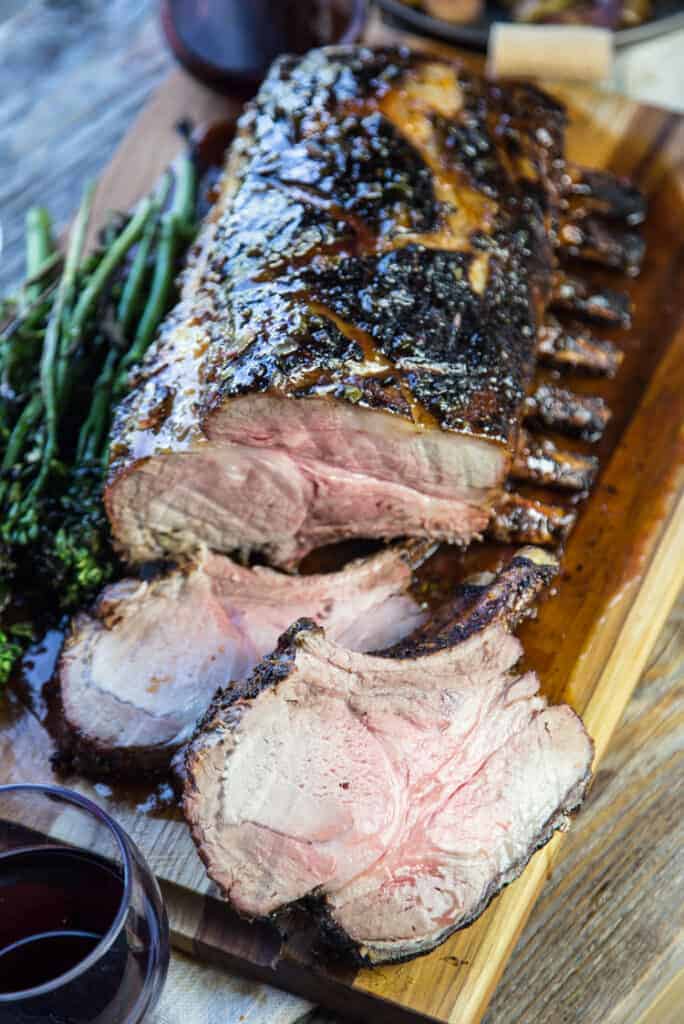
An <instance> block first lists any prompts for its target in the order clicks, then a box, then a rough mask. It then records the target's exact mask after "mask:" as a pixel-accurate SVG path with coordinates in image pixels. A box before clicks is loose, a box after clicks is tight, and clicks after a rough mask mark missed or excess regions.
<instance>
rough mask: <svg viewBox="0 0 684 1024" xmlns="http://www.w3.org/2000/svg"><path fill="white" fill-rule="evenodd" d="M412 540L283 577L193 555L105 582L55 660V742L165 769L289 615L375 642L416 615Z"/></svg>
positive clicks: (88, 754) (80, 756)
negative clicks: (58, 725)
mask: <svg viewBox="0 0 684 1024" xmlns="http://www.w3.org/2000/svg"><path fill="white" fill-rule="evenodd" d="M428 553H429V545H426V544H425V543H424V542H417V543H414V544H409V545H406V546H404V547H395V548H390V549H388V550H386V551H383V552H381V553H379V554H377V555H374V556H372V557H370V558H366V559H360V560H358V561H356V562H352V563H350V565H348V566H347V567H346V568H344V569H342V570H340V571H338V572H332V573H325V574H319V575H309V576H286V575H283V574H282V573H278V572H274V571H273V570H271V569H266V568H263V567H256V568H253V569H247V568H243V567H241V566H238V565H236V564H235V563H234V562H232V561H230V559H228V558H226V557H224V556H221V555H215V554H211V553H209V552H205V553H204V554H203V556H202V558H201V560H200V561H199V562H198V563H196V564H194V565H191V566H188V567H186V568H185V569H177V570H174V571H172V572H170V573H168V574H167V575H166V576H164V577H162V578H160V579H157V580H155V581H153V582H151V583H147V582H144V581H142V580H133V579H128V580H123V581H122V582H120V583H116V584H114V585H112V586H109V587H107V588H106V589H105V590H104V591H103V593H102V594H101V596H100V598H99V600H98V602H97V604H96V605H95V608H94V610H93V612H92V614H85V613H82V614H80V615H78V616H77V617H76V618H75V620H74V622H73V624H72V629H71V633H70V636H69V638H68V639H67V642H66V646H65V649H64V652H63V654H62V658H61V661H60V664H59V669H58V678H59V687H60V701H61V712H62V715H61V720H62V730H61V732H62V736H61V741H62V747H63V749H64V751H65V753H67V754H68V755H69V756H70V757H71V759H72V760H73V761H75V763H76V764H77V765H78V766H79V767H80V768H82V769H86V770H89V771H96V772H100V773H105V772H109V771H115V772H117V773H118V774H131V773H134V774H135V773H139V772H140V771H141V770H146V771H149V770H162V771H163V770H165V769H167V768H168V765H169V761H170V759H171V757H172V756H173V754H174V752H175V751H176V750H177V749H178V747H179V746H180V745H182V744H183V743H184V742H187V740H188V739H189V738H190V736H191V735H192V732H193V730H194V728H195V726H196V724H197V720H198V719H199V718H200V717H201V716H202V715H203V714H204V713H205V712H206V710H207V707H208V706H209V703H210V701H211V699H212V697H213V696H214V693H215V692H216V690H217V689H218V688H219V687H220V686H225V685H226V684H227V682H228V681H229V680H240V679H243V678H244V676H246V675H247V674H248V673H249V672H251V670H252V669H253V668H254V666H255V665H256V664H257V663H258V662H259V661H260V659H261V658H262V657H263V656H264V655H265V654H267V653H269V652H270V651H272V650H273V648H274V647H275V646H276V643H277V641H278V637H279V636H280V634H281V633H282V632H283V630H284V629H285V628H286V627H287V625H288V624H289V623H290V622H291V621H292V620H293V618H297V617H299V616H301V615H307V616H309V617H310V618H312V619H314V620H315V621H317V622H320V623H321V624H324V625H325V627H326V630H327V631H328V634H329V635H330V636H332V637H334V638H336V639H337V640H339V642H340V643H343V644H344V645H345V646H348V647H350V648H351V649H352V650H372V649H376V648H380V647H386V646H388V645H390V644H393V643H395V642H396V641H398V640H400V639H401V638H402V637H405V636H406V635H407V634H409V633H411V631H412V630H413V629H415V627H416V626H417V625H418V624H419V623H421V622H422V621H423V619H424V618H425V615H424V613H423V612H422V611H421V610H420V608H419V607H418V605H417V604H416V602H415V601H414V600H413V598H412V597H411V596H410V595H409V594H408V592H407V591H408V587H409V586H410V583H411V578H412V568H413V567H415V566H416V565H418V564H419V563H420V562H421V561H422V560H423V558H424V557H426V556H427V554H428Z"/></svg>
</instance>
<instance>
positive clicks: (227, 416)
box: [106, 48, 565, 567]
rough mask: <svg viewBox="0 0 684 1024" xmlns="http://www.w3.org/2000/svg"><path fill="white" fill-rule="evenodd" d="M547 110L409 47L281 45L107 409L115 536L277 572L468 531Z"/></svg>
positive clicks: (534, 226)
mask: <svg viewBox="0 0 684 1024" xmlns="http://www.w3.org/2000/svg"><path fill="white" fill-rule="evenodd" d="M564 121H565V116H564V112H563V110H562V109H561V108H560V107H559V106H558V105H557V104H556V103H555V102H554V101H553V100H552V99H551V98H549V97H548V96H546V95H545V94H544V93H542V92H540V91H539V90H537V89H535V88H534V87H532V86H526V85H521V84H514V85H511V86H510V87H508V88H507V89H505V90H503V89H501V87H500V86H498V85H493V84H492V83H488V82H486V81H485V79H483V78H480V77H478V76H476V75H474V74H472V73H470V72H468V71H466V70H465V69H464V68H462V67H460V66H459V65H454V64H451V63H447V62H445V61H442V60H440V59H438V58H433V57H426V56H425V55H422V56H421V55H410V54H408V53H407V52H405V51H398V50H380V51H371V50H368V49H364V48H350V49H326V50H321V51H315V52H313V53H311V54H308V55H307V56H305V57H303V58H296V59H295V58H285V59H283V60H280V61H279V62H278V63H277V64H276V65H275V67H274V69H273V70H272V72H271V73H270V75H269V76H268V78H267V80H266V82H265V83H264V85H263V87H262V89H261V91H260V93H259V95H258V97H257V99H256V101H255V104H254V105H253V106H252V107H251V108H250V109H249V110H248V112H247V113H246V114H245V116H244V118H243V120H242V122H241V128H240V131H239V133H238V137H237V139H236V142H235V144H234V147H233V150H232V153H231V157H230V161H229V165H228V169H227V171H226V175H225V177H224V180H223V184H222V186H221V189H220V197H219V201H218V204H217V208H216V210H215V211H214V213H213V215H212V218H211V221H210V222H209V223H208V225H207V226H206V228H205V231H204V233H203V236H202V240H201V242H200V244H199V246H198V247H197V250H196V252H195V255H194V258H193V262H192V264H191V266H190V267H189V270H188V273H187V275H186V279H185V285H184V289H183V295H182V300H181V303H180V305H179V307H178V308H177V309H176V311H175V312H174V313H173V314H172V315H171V317H170V319H169V321H168V323H167V324H166V326H165V327H164V329H163V330H162V332H161V335H160V337H159V339H158V341H157V342H156V344H154V345H153V346H152V349H151V351H150V353H149V355H148V358H147V360H146V362H145V365H144V366H143V367H142V368H141V370H140V372H139V373H138V374H137V376H136V379H135V382H134V387H133V390H132V392H131V394H130V396H129V397H128V398H127V399H126V400H125V401H124V403H123V406H122V407H121V410H120V412H119V415H118V417H117V421H116V425H115V429H114V437H113V444H112V447H111V452H112V465H111V473H110V478H109V482H108V486H107V491H106V504H107V510H108V513H109V517H110V520H111V523H112V529H113V532H114V535H115V537H116V539H117V541H118V542H119V544H120V546H121V548H122V549H123V551H124V553H125V554H126V555H127V556H128V557H129V558H130V559H131V560H133V561H144V560H145V559H148V558H158V557H160V556H161V557H166V556H169V555H171V556H176V555H177V554H178V553H179V552H180V553H186V552H192V551H193V550H195V549H196V548H197V547H199V546H201V545H202V544H206V545H207V546H209V547H211V548H213V549H215V550H217V551H221V552H231V551H236V550H237V551H240V552H253V551H259V552H262V553H263V554H264V555H265V556H266V558H267V559H269V560H270V561H271V562H272V563H273V564H276V565H280V566H286V567H289V566H292V565H294V564H296V563H297V562H298V560H299V559H301V558H302V557H303V556H304V555H305V554H306V553H307V552H308V551H309V550H311V549H312V548H314V547H316V546H319V545H322V544H326V543H329V542H332V541H335V540H338V539H339V538H341V537H345V538H347V537H351V536H365V537H378V538H389V537H394V536H402V535H407V536H419V537H429V538H435V539H444V540H449V541H455V542H462V543H466V542H468V541H469V540H471V539H472V538H473V537H475V536H477V535H478V534H480V533H481V532H482V530H483V529H484V528H485V526H486V524H487V520H488V518H489V513H490V510H491V507H492V505H493V503H494V501H495V500H496V497H497V495H498V494H499V493H500V491H501V489H502V486H503V482H504V479H505V477H506V472H507V468H508V463H509V460H510V455H511V451H510V449H511V446H512V444H513V443H514V439H515V435H516V431H517V426H518V421H519V418H520V410H521V404H522V401H523V398H524V395H525V393H526V390H527V388H528V385H529V383H530V380H531V376H532V373H533V370H534V365H535V336H536V332H537V328H538V326H539V324H540V323H541V320H542V316H543V311H544V308H545V306H546V303H547V301H548V297H549V294H550V288H551V272H552V266H553V263H554V253H553V245H552V239H551V233H552V223H553V221H554V217H555V213H556V212H557V207H558V205H559V203H560V177H561V173H562V152H563V129H564ZM500 123H505V124H506V125H507V130H506V131H505V132H500V131H498V129H497V127H496V126H497V125H498V124H500ZM475 143H476V144H475ZM473 147H474V148H473ZM478 147H479V148H478ZM484 149H486V153H484ZM483 154H484V155H483Z"/></svg>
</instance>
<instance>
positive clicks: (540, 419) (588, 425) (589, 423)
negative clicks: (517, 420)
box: [525, 384, 610, 441]
mask: <svg viewBox="0 0 684 1024" xmlns="http://www.w3.org/2000/svg"><path fill="white" fill-rule="evenodd" d="M525 418H526V419H528V420H531V421H533V422H534V423H539V424H541V425H542V426H544V427H548V428H549V429H550V430H558V431H559V432H560V433H565V434H570V435H572V436H575V437H581V438H583V439H584V440H585V441H598V439H599V438H600V437H601V436H602V434H603V431H604V430H605V428H606V424H607V423H608V420H609V419H610V409H609V408H608V406H607V405H606V403H605V402H604V400H603V399H602V398H600V397H599V396H598V395H576V394H574V392H572V391H566V390H565V388H557V387H554V386H553V385H551V384H542V385H540V386H539V387H538V388H537V390H536V391H535V392H534V394H532V395H529V396H528V397H527V399H526V400H525Z"/></svg>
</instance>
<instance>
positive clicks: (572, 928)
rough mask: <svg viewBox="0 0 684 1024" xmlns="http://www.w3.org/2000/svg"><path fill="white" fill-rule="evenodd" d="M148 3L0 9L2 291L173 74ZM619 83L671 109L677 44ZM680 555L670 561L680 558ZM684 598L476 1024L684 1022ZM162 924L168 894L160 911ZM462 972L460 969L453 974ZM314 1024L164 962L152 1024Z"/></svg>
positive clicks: (222, 981) (268, 1000) (296, 1002)
mask: <svg viewBox="0 0 684 1024" xmlns="http://www.w3.org/2000/svg"><path fill="white" fill-rule="evenodd" d="M155 7H156V4H154V3H152V2H151V0H70V2H66V0H63V2H62V3H60V4H59V5H57V4H54V5H53V4H50V5H48V4H47V3H46V2H45V0H23V2H21V3H20V2H16V0H2V2H0V124H1V126H2V128H1V133H0V215H1V220H2V228H3V232H4V252H3V258H2V262H1V264H0V287H1V288H2V290H4V289H5V288H6V287H8V286H9V285H10V284H11V283H12V282H14V281H16V280H18V278H19V277H20V275H21V267H22V260H23V252H22V245H21V234H22V228H23V217H24V213H25V211H26V209H27V208H28V207H29V206H30V205H31V204H32V203H34V202H42V203H47V204H48V205H49V207H50V209H51V211H52V213H53V215H54V217H55V220H56V221H57V223H60V222H64V221H66V220H67V219H68V218H69V216H70V215H71V213H72V212H73V210H74V208H75V207H76V205H77V202H78V198H79V195H80V192H81V188H82V185H83V182H84V180H85V179H86V178H88V177H90V176H92V175H94V174H97V172H98V171H99V169H100V168H101V167H103V166H104V164H105V163H106V162H107V161H108V159H109V157H110V156H111V154H112V152H113V150H114V148H115V146H116V144H117V143H118V142H119V141H120V139H121V137H122V135H123V134H124V132H125V130H126V128H127V127H128V125H129V123H130V121H131V119H132V117H133V116H134V115H135V113H137V111H138V110H139V109H140V107H141V106H142V105H143V103H144V102H145V100H146V99H147V97H148V96H149V93H150V91H151V90H152V88H153V87H154V86H155V85H156V84H157V83H158V82H159V81H160V80H161V79H162V78H163V77H164V75H165V74H166V73H167V71H168V70H169V68H170V66H171V62H170V58H169V57H168V55H167V53H166V51H165V50H164V48H163V46H162V45H161V43H160V33H159V30H158V27H157V23H156V18H155ZM615 85H616V86H617V87H618V88H621V89H623V90H624V91H626V92H628V93H629V94H630V95H632V96H634V97H635V98H638V99H646V100H649V101H651V102H657V103H660V104H662V105H666V106H672V107H678V108H679V109H681V108H682V106H683V105H684V33H677V34H671V35H670V36H669V37H668V38H667V39H664V40H660V41H655V42H652V43H648V44H644V46H642V47H639V48H636V49H632V50H630V51H627V52H625V53H624V54H622V55H621V56H620V57H619V58H618V62H617V67H616V75H615ZM682 557H683V558H684V552H682ZM683 619H684V596H683V597H682V598H680V601H679V603H678V605H677V606H676V607H675V609H674V611H673V613H672V615H671V616H670V619H669V621H668V623H667V625H666V627H665V629H664V631H663V633H662V635H661V638H660V641H659V644H658V646H657V648H656V650H655V652H654V655H653V657H652V659H651V662H650V665H649V667H648V669H647V670H646V672H645V673H644V676H643V678H642V681H641V684H640V686H639V688H638V690H637V691H636V693H635V695H634V697H633V699H632V701H631V703H630V705H629V707H628V709H627V712H626V714H625V717H624V720H623V722H622V725H621V727H620V729H619V730H618V732H617V733H616V735H615V737H614V741H613V743H612V745H611V748H610V751H609V753H608V755H607V757H606V758H605V760H604V761H603V763H602V766H601V769H600V771H599V772H598V775H597V777H596V780H595V783H594V785H593V787H592V791H591V794H590V797H589V799H588V801H587V804H586V806H585V808H584V810H583V812H582V815H583V827H582V829H581V830H579V829H578V830H575V831H574V832H571V833H570V835H569V836H568V837H567V838H566V839H565V840H564V843H563V845H562V849H561V853H560V856H559V858H558V860H557V862H556V866H555V869H554V872H553V876H552V877H551V878H549V880H548V883H547V885H546V887H545V889H544V891H543V893H542V896H541V898H540V900H539V902H538V904H537V906H536V908H535V911H534V912H533V914H532V917H531V918H530V921H529V923H528V925H527V927H526V929H525V931H524V932H523V935H522V936H521V939H520V941H519V943H518V946H517V949H516V951H515V953H514V954H513V957H512V958H511V961H510V963H509V966H508V969H507V970H506V973H505V975H504V977H503V979H502V981H501V984H500V986H499V988H498V990H497V993H496V995H495V997H494V1000H493V1002H492V1004H491V1007H490V1009H489V1011H488V1013H487V1016H486V1024H515V1022H520V1024H556V1022H558V1024H572V1022H583V1024H594V1022H597V1021H601V1022H602V1024H675V1022H679V1021H680V1020H682V1019H684V916H683V909H682V908H683V907H684V826H683V822H684V685H683V683H684V624H683ZM169 906H170V912H171V913H172V914H173V913H174V901H173V897H172V896H170V898H169ZM464 969H467V965H464ZM304 1018H306V1019H307V1020H309V1021H311V1024H323V1022H324V1021H328V1022H331V1021H332V1018H330V1017H326V1016H325V1015H321V1014H320V1013H317V1012H316V1011H314V1010H313V1009H312V1008H311V1007H310V1006H309V1005H308V1004H306V1003H304V1002H303V1001H302V1000H301V999H298V998H296V997H294V996H289V995H285V994H283V993H278V992H275V991H273V990H269V989H266V988H265V987H263V986H257V985H254V984H252V983H248V982H243V981H240V980H239V979H235V978H232V977H231V976H229V975H228V974H226V972H224V971H222V970H219V969H217V968H214V967H209V966H204V965H199V964H196V963H194V962H193V961H191V960H189V959H188V958H187V957H184V956H181V955H180V954H174V958H173V962H172V968H171V973H170V978H169V984H168V986H167V989H166V992H165V994H164V997H163V1000H162V1003H161V1006H160V1007H159V1008H158V1010H157V1012H156V1013H155V1014H154V1015H153V1017H152V1021H151V1024H181V1022H182V1024H205V1022H206V1024H238V1022H245V1024H295V1022H298V1021H302V1020H303V1019H304Z"/></svg>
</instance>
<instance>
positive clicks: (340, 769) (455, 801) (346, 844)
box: [184, 551, 593, 963]
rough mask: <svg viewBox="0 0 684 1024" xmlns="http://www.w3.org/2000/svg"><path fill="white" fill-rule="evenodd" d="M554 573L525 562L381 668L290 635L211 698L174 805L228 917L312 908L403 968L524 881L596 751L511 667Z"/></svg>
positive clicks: (535, 561)
mask: <svg viewBox="0 0 684 1024" xmlns="http://www.w3.org/2000/svg"><path fill="white" fill-rule="evenodd" d="M553 571H554V566H553V565H552V564H550V560H549V559H548V558H546V557H545V556H544V555H543V554H541V553H538V552H529V551H528V552H524V553H522V554H521V556H520V557H518V558H517V559H514V560H513V562H512V563H511V565H510V566H509V568H508V570H507V571H504V573H503V575H502V576H501V577H499V578H498V579H496V580H494V581H493V582H491V583H490V584H489V585H486V586H479V587H475V588H473V589H472V592H473V593H474V595H475V600H474V604H472V605H468V604H467V602H466V607H465V608H464V607H461V609H460V614H459V617H457V618H456V620H455V621H454V620H453V618H452V619H451V620H450V621H449V619H448V618H447V621H444V620H443V619H442V620H441V621H438V623H433V624H432V626H429V627H427V629H426V630H424V631H423V632H422V633H419V634H418V635H417V636H416V637H414V639H413V641H411V642H405V643H403V644H400V645H399V646H398V647H397V648H395V649H394V650H393V651H392V652H388V653H389V654H390V655H392V656H384V657H383V656H378V655H368V654H357V653H354V652H352V651H350V650H348V649H347V648H345V647H343V646H340V645H338V644H335V643H333V642H332V641H331V640H330V639H329V638H327V637H326V636H325V634H324V631H323V630H322V629H320V628H318V627H316V626H314V624H313V623H312V622H309V621H306V620H303V621H300V622H298V623H296V624H295V625H294V626H293V627H292V628H291V629H290V630H288V631H287V633H285V634H284V636H283V637H282V638H281V641H280V644H279V645H278V648H277V650H276V651H275V653H274V654H273V655H271V656H270V657H269V658H266V659H265V660H264V661H263V662H262V663H261V664H260V665H259V666H258V668H257V669H256V670H255V672H254V673H253V674H252V676H251V677H250V678H249V679H248V680H247V681H246V682H244V683H243V684H241V685H236V686H231V687H229V688H228V689H226V690H224V691H223V692H222V693H221V694H220V695H219V696H218V697H217V699H216V701H215V703H214V704H213V706H212V708H211V710H210V712H209V714H208V715H207V717H206V719H205V721H204V722H203V724H202V726H201V727H200V729H199V731H198V733H197V735H196V736H195V738H194V740H193V742H192V744H191V746H190V747H189V750H188V754H187V759H186V772H187V777H186V785H185V797H184V808H185V814H186V816H187V819H188V821H189V823H190V826H191V829H192V833H193V837H194V839H195V842H196V844H197V847H198V850H199V852H200V854H201V856H202V857H203V859H204V861H205V863H206V865H207V869H208V871H209V874H210V875H211V877H212V878H213V879H214V880H215V881H216V882H217V883H218V885H219V886H220V887H221V889H222V890H223V892H224V893H225V895H226V896H227V897H228V899H229V900H230V901H231V903H232V904H233V905H234V906H235V907H236V908H237V910H238V911H239V912H240V913H242V914H244V915H247V916H249V917H264V916H267V915H273V914H277V913H278V912H279V911H282V910H283V909H284V908H286V907H288V906H289V905H290V904H292V903H295V902H298V901H302V900H306V901H307V903H308V905H309V907H310V909H312V911H313V912H314V913H315V914H316V915H317V916H318V918H319V920H320V922H321V924H322V929H323V932H324V934H325V935H326V937H327V939H328V941H331V940H333V941H337V942H338V944H340V945H341V946H342V947H343V948H344V949H345V950H347V952H349V953H350V954H352V955H353V956H355V957H356V958H358V959H361V960H363V961H365V962H369V963H380V962H384V961H389V960H403V959H407V958H410V957H412V956H416V955H418V954H420V953H424V952H427V951H428V950H430V949H432V948H433V947H434V946H435V945H437V944H438V943H439V942H441V941H442V940H443V939H444V938H446V936H447V935H449V934H450V933H451V932H453V931H454V930H456V929H458V928H461V927H463V926H464V925H466V924H468V923H469V922H470V921H472V920H473V919H474V918H475V917H477V916H478V915H479V914H480V913H481V912H482V911H483V910H484V908H485V907H486V905H487V904H488V903H489V901H490V900H491V899H492V897H493V896H494V895H495V894H496V893H497V892H498V891H499V889H501V887H502V886H504V885H506V884H507V883H508V882H510V881H511V880H512V879H513V878H515V877H516V876H517V875H518V874H519V873H520V871H521V870H522V869H523V867H524V866H525V864H526V863H527V861H528V860H529V858H530V856H531V855H532V854H533V852H534V851H535V850H536V849H537V848H538V847H539V846H541V845H543V844H544V843H545V842H546V841H547V840H548V839H549V838H550V836H551V834H552V833H553V830H554V829H555V828H558V827H559V826H561V825H562V824H563V823H564V822H565V821H566V815H567V813H568V812H569V811H571V810H573V808H575V807H576V806H577V805H578V803H579V802H580V801H581V799H582V796H583V793H584V791H585V788H586V785H587V782H588V779H589V776H590V769H591V762H592V753H593V752H592V744H591V741H590V739H589V737H588V736H587V734H586V732H585V731H584V728H583V726H582V723H581V721H580V720H579V718H578V717H577V716H576V715H575V713H574V712H573V711H572V710H571V709H570V708H569V707H566V706H561V707H548V706H547V703H546V701H545V700H544V698H543V697H542V696H541V695H540V694H539V684H538V680H537V678H536V676H535V675H534V673H532V672H527V673H525V674H524V675H521V676H520V675H516V674H515V673H514V671H513V668H514V666H515V664H516V662H517V661H518V660H519V658H520V655H521V646H520V643H519V642H518V640H517V639H516V638H515V637H514V636H513V635H512V634H511V633H510V632H509V630H508V628H507V625H506V623H507V619H508V618H510V617H513V618H515V617H516V616H517V615H519V614H520V613H521V611H522V610H523V608H524V607H525V606H526V605H527V603H528V597H529V596H531V595H533V594H534V593H536V590H537V589H538V584H539V581H540V580H541V581H542V582H546V581H548V578H549V576H550V575H552V574H553ZM438 620H439V617H438Z"/></svg>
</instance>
